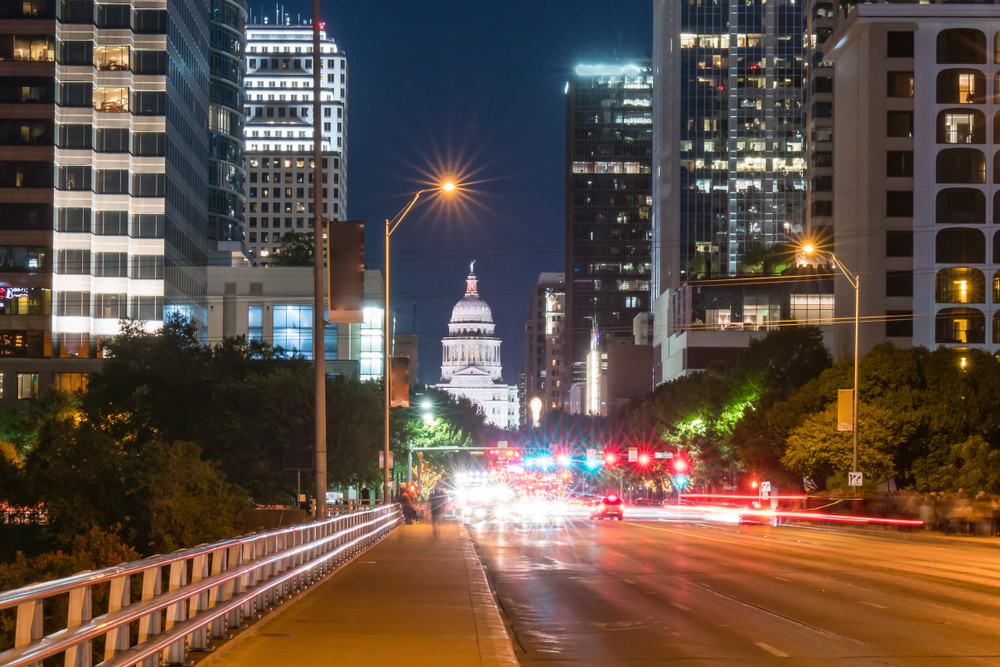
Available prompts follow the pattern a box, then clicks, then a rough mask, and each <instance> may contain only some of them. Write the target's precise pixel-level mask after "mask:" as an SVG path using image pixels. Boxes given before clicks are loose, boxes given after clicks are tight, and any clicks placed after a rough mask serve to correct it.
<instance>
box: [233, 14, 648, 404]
mask: <svg viewBox="0 0 1000 667" xmlns="http://www.w3.org/2000/svg"><path fill="white" fill-rule="evenodd" d="M284 9H285V12H286V13H287V14H289V15H290V16H291V20H292V21H295V20H296V18H298V16H299V15H300V14H301V17H302V18H306V17H308V16H309V15H310V13H311V11H312V4H311V2H301V1H299V2H286V3H284ZM251 10H252V12H253V15H254V17H255V20H256V17H257V16H258V15H259V13H260V12H261V11H262V10H263V11H264V12H265V13H267V14H268V15H269V16H270V17H271V18H270V20H272V21H273V20H274V15H275V5H274V3H273V2H272V3H269V4H267V3H265V4H261V3H257V4H251ZM321 20H323V21H325V22H326V27H327V30H328V31H329V33H330V35H331V36H332V37H333V38H334V39H335V40H336V42H337V45H338V47H339V48H340V49H342V50H343V51H344V52H346V53H347V57H348V62H349V68H350V76H349V81H348V83H349V86H348V117H349V124H348V135H349V136H348V193H347V197H348V205H347V208H348V217H349V218H350V219H354V220H364V221H365V223H366V233H365V248H366V252H365V262H366V264H367V265H368V266H370V267H372V268H382V266H383V254H384V253H383V250H382V247H383V229H384V220H385V218H387V217H392V216H394V215H395V214H396V212H397V211H398V210H399V209H400V208H401V207H402V206H403V205H404V204H405V203H406V202H407V201H408V195H411V194H412V193H413V192H415V191H416V190H418V189H420V188H421V185H422V184H421V181H422V180H424V181H426V179H427V176H426V174H427V173H428V172H431V171H433V170H434V169H435V167H436V166H437V165H440V164H447V163H448V162H452V163H456V164H461V165H463V166H464V167H465V168H466V169H467V170H468V171H469V172H470V174H471V175H470V176H469V178H470V180H473V181H477V182H479V183H478V184H477V185H475V186H474V188H473V192H472V193H470V195H469V196H468V197H467V198H466V199H465V200H464V202H465V205H464V206H462V207H460V208H456V207H451V208H448V209H443V208H442V207H440V206H433V205H429V204H430V203H429V202H422V203H421V204H418V208H416V209H414V211H413V212H412V213H411V214H410V216H409V217H407V218H406V220H405V221H404V222H403V224H402V226H401V227H400V228H399V230H398V231H397V232H396V233H395V234H393V236H392V244H393V245H392V256H391V259H392V293H391V296H392V306H393V308H395V309H396V313H397V315H396V317H397V326H398V330H399V331H400V332H401V333H410V332H412V331H414V330H415V331H416V333H417V334H418V335H419V336H420V339H419V350H420V370H419V379H420V381H421V382H424V383H434V382H437V381H438V377H439V373H440V363H441V345H440V339H441V337H442V336H443V335H444V334H445V332H446V330H447V326H446V325H447V323H448V320H449V318H450V315H451V308H452V306H454V304H455V302H456V301H458V300H459V299H460V298H461V297H462V295H463V293H464V289H465V276H466V274H467V273H468V265H469V261H470V260H472V259H475V260H477V261H476V273H477V275H478V276H479V287H480V293H481V294H482V296H483V298H484V299H485V300H486V301H487V302H488V303H489V304H490V306H491V307H492V309H493V318H494V320H495V321H496V323H497V334H498V335H499V336H500V337H501V338H502V339H503V351H502V354H503V361H504V364H503V365H504V379H505V380H507V382H509V383H512V384H513V383H516V382H517V380H518V374H519V372H520V368H521V366H522V365H523V363H524V362H523V359H524V320H525V318H526V317H527V314H528V295H529V293H530V290H531V287H532V286H533V285H534V283H535V281H536V280H537V279H538V274H539V273H541V272H543V271H562V270H564V259H563V246H564V231H565V213H564V210H565V206H564V201H565V177H564V169H565V159H566V140H565V132H566V129H565V128H566V98H565V95H564V89H565V85H566V81H567V78H568V73H569V72H570V71H571V70H572V67H573V66H574V65H575V64H577V63H580V62H594V61H601V60H608V59H612V58H614V57H615V55H616V54H617V55H618V56H623V57H626V58H634V57H636V56H637V55H638V56H640V57H645V56H646V54H647V53H649V52H650V51H651V50H652V28H651V22H652V2H651V0H602V1H595V0H533V1H532V0H464V1H458V0H427V1H423V2H421V1H416V0H388V1H385V0H383V1H378V0H374V1H372V0H351V1H346V2H332V1H330V0H326V1H325V2H324V3H323V16H322V19H321ZM414 299H415V300H416V324H415V327H414V319H413V303H414Z"/></svg>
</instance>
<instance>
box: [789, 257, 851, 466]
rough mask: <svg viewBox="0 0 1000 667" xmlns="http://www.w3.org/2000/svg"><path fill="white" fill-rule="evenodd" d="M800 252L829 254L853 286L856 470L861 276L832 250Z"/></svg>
mask: <svg viewBox="0 0 1000 667" xmlns="http://www.w3.org/2000/svg"><path fill="white" fill-rule="evenodd" d="M802 252H804V253H805V254H807V255H813V254H816V255H819V254H823V255H829V256H830V259H831V260H833V263H834V264H836V265H837V268H838V269H840V272H841V273H843V274H844V277H845V278H847V282H849V283H850V284H851V287H853V288H854V467H853V468H852V469H851V472H857V471H858V328H859V325H860V323H861V290H860V285H861V276H860V275H856V274H854V273H851V272H850V271H848V270H847V267H846V266H844V265H843V264H841V262H840V260H839V259H837V256H836V255H834V254H833V253H832V252H825V251H819V250H816V248H814V247H813V246H812V245H805V246H802Z"/></svg>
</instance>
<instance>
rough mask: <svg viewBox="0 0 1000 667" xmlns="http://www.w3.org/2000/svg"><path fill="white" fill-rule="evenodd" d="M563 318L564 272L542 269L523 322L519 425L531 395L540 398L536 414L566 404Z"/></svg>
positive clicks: (526, 413) (527, 416)
mask: <svg viewBox="0 0 1000 667" xmlns="http://www.w3.org/2000/svg"><path fill="white" fill-rule="evenodd" d="M565 320H566V274H565V273H543V274H541V275H540V276H539V277H538V282H537V283H536V284H535V287H534V289H532V291H531V302H530V304H529V306H528V319H527V320H526V321H525V323H524V383H523V385H522V387H521V408H520V410H521V420H522V424H521V425H522V426H525V427H526V426H527V425H528V420H530V419H531V418H532V415H531V413H530V410H529V406H530V403H531V399H533V398H535V397H536V396H537V397H538V398H539V399H540V400H541V401H542V409H541V410H540V411H539V413H538V414H539V418H541V416H542V415H544V414H546V413H547V412H550V411H552V410H562V409H564V407H565V402H566V392H567V390H568V389H569V385H570V382H569V376H568V375H567V374H565V373H564V372H563V371H564V368H565V365H564V364H565V355H564V352H563V344H564V340H563V327H564V326H565Z"/></svg>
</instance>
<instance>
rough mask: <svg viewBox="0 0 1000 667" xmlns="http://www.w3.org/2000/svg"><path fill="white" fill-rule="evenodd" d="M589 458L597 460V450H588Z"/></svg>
mask: <svg viewBox="0 0 1000 667" xmlns="http://www.w3.org/2000/svg"><path fill="white" fill-rule="evenodd" d="M587 458H588V459H596V458H597V450H596V449H593V448H590V449H588V450H587Z"/></svg>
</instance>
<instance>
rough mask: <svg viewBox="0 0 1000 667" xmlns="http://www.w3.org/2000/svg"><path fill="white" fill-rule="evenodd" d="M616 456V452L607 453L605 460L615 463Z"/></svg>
mask: <svg viewBox="0 0 1000 667" xmlns="http://www.w3.org/2000/svg"><path fill="white" fill-rule="evenodd" d="M616 458H617V457H616V456H615V455H614V454H605V455H604V462H605V463H607V464H608V465H613V464H614V462H615V460H616Z"/></svg>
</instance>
